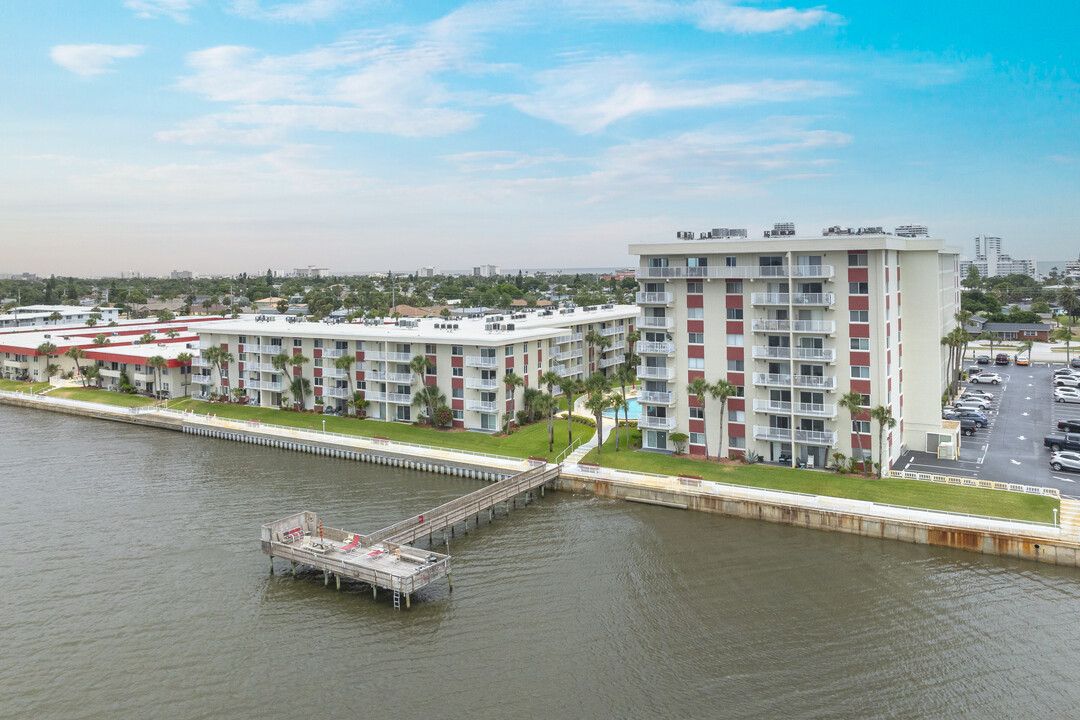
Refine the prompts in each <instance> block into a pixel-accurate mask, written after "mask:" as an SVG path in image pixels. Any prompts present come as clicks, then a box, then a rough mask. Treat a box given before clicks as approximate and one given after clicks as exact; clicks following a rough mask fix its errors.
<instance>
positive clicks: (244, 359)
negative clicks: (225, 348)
mask: <svg viewBox="0 0 1080 720" xmlns="http://www.w3.org/2000/svg"><path fill="white" fill-rule="evenodd" d="M236 359H237V360H239V361H240V362H247V353H238V354H237V355H236Z"/></svg>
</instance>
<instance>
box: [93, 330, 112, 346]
mask: <svg viewBox="0 0 1080 720" xmlns="http://www.w3.org/2000/svg"><path fill="white" fill-rule="evenodd" d="M110 342H112V341H111V340H109V338H108V337H107V336H106V335H105V333H98V334H97V335H95V336H94V344H95V345H98V346H104V345H108V344H109V343H110Z"/></svg>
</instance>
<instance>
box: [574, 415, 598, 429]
mask: <svg viewBox="0 0 1080 720" xmlns="http://www.w3.org/2000/svg"><path fill="white" fill-rule="evenodd" d="M574 422H576V423H581V424H582V425H585V426H586V427H591V428H594V427H596V421H595V420H593V419H592V418H587V417H580V416H578V415H574Z"/></svg>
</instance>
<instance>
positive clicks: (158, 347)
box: [86, 337, 199, 360]
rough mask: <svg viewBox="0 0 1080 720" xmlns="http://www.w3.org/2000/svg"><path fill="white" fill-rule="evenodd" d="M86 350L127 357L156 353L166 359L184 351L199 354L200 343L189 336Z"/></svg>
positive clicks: (171, 358) (170, 358) (144, 356)
mask: <svg viewBox="0 0 1080 720" xmlns="http://www.w3.org/2000/svg"><path fill="white" fill-rule="evenodd" d="M188 345H192V346H193V347H190V348H189V347H188ZM86 352H87V354H90V353H93V355H94V356H95V357H97V356H99V355H123V356H127V357H142V358H150V357H153V356H154V355H160V356H161V357H163V358H165V359H166V360H175V359H176V356H177V355H179V354H180V353H184V352H186V353H188V354H189V355H193V356H196V355H198V354H199V343H198V339H197V338H195V337H189V338H177V339H176V340H174V341H172V342H167V343H142V344H140V345H106V346H103V347H96V348H93V349H87V350H86Z"/></svg>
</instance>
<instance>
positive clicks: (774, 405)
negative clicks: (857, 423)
mask: <svg viewBox="0 0 1080 720" xmlns="http://www.w3.org/2000/svg"><path fill="white" fill-rule="evenodd" d="M754 411H755V412H763V413H783V414H785V415H787V414H790V413H794V414H796V415H806V416H809V417H826V418H835V417H836V405H834V404H824V405H823V404H819V403H790V402H784V401H781V400H755V401H754Z"/></svg>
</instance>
